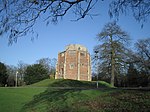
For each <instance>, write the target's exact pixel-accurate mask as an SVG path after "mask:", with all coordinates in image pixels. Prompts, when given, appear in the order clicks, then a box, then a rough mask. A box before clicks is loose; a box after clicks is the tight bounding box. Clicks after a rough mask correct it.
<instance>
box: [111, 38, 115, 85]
mask: <svg viewBox="0 0 150 112" xmlns="http://www.w3.org/2000/svg"><path fill="white" fill-rule="evenodd" d="M110 42H111V85H112V86H114V79H115V49H114V45H113V39H112V35H110Z"/></svg>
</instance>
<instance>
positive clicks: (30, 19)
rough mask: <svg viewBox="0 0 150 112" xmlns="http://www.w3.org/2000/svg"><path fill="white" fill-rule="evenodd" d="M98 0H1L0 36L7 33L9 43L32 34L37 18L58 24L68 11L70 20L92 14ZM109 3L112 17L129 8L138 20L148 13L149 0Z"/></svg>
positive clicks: (114, 0) (127, 0) (115, 0)
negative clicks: (70, 16)
mask: <svg viewBox="0 0 150 112" xmlns="http://www.w3.org/2000/svg"><path fill="white" fill-rule="evenodd" d="M101 1H104V0H0V35H3V34H7V35H6V36H7V37H8V39H9V43H10V44H11V43H12V42H16V41H17V38H18V37H21V36H24V35H26V34H27V33H34V28H33V26H34V25H35V23H36V22H37V19H38V18H40V17H42V18H44V20H45V21H46V23H47V24H49V23H50V22H52V23H57V22H58V20H59V19H61V18H62V17H64V16H65V15H66V14H68V12H70V13H71V15H72V17H73V20H74V21H78V20H80V19H82V18H84V17H85V16H92V14H91V12H90V11H91V10H92V9H94V6H95V5H96V3H98V2H101ZM101 3H107V2H101ZM109 5H110V7H109V9H108V12H109V14H110V16H111V17H119V15H120V14H128V11H130V12H132V14H133V16H134V17H135V19H136V20H137V21H145V20H148V17H149V15H150V1H149V0H112V1H111V2H110V4H109ZM95 13H96V14H98V13H99V11H97V12H95Z"/></svg>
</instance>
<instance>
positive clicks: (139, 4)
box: [109, 0, 150, 22]
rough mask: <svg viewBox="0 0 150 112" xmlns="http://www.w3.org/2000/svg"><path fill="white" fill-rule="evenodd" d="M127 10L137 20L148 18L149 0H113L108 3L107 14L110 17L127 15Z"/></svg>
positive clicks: (149, 11) (149, 13) (141, 20)
mask: <svg viewBox="0 0 150 112" xmlns="http://www.w3.org/2000/svg"><path fill="white" fill-rule="evenodd" d="M129 11H131V14H133V16H134V18H135V19H136V20H137V21H138V22H144V21H147V20H149V15H150V0H113V1H112V3H111V4H110V8H109V14H110V16H111V17H113V16H115V17H119V16H120V15H121V14H125V15H127V14H129Z"/></svg>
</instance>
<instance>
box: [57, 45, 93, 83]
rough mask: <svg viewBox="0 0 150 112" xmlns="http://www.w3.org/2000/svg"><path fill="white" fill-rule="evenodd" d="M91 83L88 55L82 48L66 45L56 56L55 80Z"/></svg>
mask: <svg viewBox="0 0 150 112" xmlns="http://www.w3.org/2000/svg"><path fill="white" fill-rule="evenodd" d="M61 78H62V79H74V80H85V81H91V60H90V54H89V53H88V51H87V49H86V48H85V47H84V46H81V45H78V44H72V45H68V46H67V47H66V50H65V51H64V52H61V53H59V54H58V62H57V67H56V75H55V79H61Z"/></svg>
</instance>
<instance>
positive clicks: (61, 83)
mask: <svg viewBox="0 0 150 112" xmlns="http://www.w3.org/2000/svg"><path fill="white" fill-rule="evenodd" d="M30 86H31V87H78V88H96V82H95V81H78V80H70V79H65V80H63V79H57V80H54V79H46V80H43V81H40V82H38V83H35V84H32V85H30ZM110 87H112V86H111V85H110V84H109V83H106V82H104V81H99V88H110Z"/></svg>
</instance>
